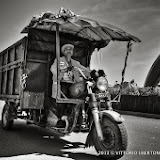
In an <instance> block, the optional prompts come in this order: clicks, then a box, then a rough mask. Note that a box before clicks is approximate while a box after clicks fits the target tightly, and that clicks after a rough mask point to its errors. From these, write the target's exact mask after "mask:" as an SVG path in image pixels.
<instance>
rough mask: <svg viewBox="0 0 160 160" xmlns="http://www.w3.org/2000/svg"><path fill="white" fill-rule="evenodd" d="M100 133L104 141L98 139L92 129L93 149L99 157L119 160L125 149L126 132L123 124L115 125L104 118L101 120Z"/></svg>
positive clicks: (94, 130)
mask: <svg viewBox="0 0 160 160" xmlns="http://www.w3.org/2000/svg"><path fill="white" fill-rule="evenodd" d="M101 125H102V132H103V137H104V140H103V141H101V140H100V139H99V138H98V135H97V132H96V128H95V127H94V129H93V132H92V133H93V140H94V145H95V149H96V150H97V152H98V154H99V156H101V157H102V158H106V159H109V160H111V159H119V158H121V157H122V156H123V155H124V151H125V150H126V149H127V143H128V142H127V141H128V138H127V132H126V129H125V127H124V124H123V123H120V124H119V123H116V122H114V121H113V120H111V119H109V118H108V117H106V116H104V117H103V120H102V124H101Z"/></svg>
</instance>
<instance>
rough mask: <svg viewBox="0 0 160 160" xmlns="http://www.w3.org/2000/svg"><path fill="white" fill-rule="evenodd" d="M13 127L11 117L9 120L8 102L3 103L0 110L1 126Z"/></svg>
mask: <svg viewBox="0 0 160 160" xmlns="http://www.w3.org/2000/svg"><path fill="white" fill-rule="evenodd" d="M12 127H13V119H12V120H11V109H10V107H9V105H8V104H5V105H4V107H3V111H2V128H3V129H5V130H10V129H12Z"/></svg>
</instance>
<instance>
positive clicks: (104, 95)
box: [97, 93, 107, 98]
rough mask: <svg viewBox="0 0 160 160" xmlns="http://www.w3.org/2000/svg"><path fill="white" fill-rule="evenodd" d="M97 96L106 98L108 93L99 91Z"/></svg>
mask: <svg viewBox="0 0 160 160" xmlns="http://www.w3.org/2000/svg"><path fill="white" fill-rule="evenodd" d="M97 97H98V98H105V97H107V94H106V93H98V94H97Z"/></svg>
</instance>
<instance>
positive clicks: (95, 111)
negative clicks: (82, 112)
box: [91, 93, 104, 141]
mask: <svg viewBox="0 0 160 160" xmlns="http://www.w3.org/2000/svg"><path fill="white" fill-rule="evenodd" d="M91 99H92V103H91V107H92V115H93V119H94V123H95V127H96V131H97V135H98V137H99V139H100V140H101V141H103V140H104V137H103V133H102V127H101V124H100V119H99V110H98V104H97V100H96V98H95V95H94V94H93V93H92V94H91Z"/></svg>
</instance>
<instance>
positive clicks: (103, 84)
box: [97, 77, 108, 91]
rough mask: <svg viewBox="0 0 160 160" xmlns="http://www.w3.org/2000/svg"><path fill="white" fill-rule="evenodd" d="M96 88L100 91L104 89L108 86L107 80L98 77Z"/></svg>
mask: <svg viewBox="0 0 160 160" xmlns="http://www.w3.org/2000/svg"><path fill="white" fill-rule="evenodd" d="M97 88H98V89H99V90H100V91H106V90H107V88H108V81H107V79H106V78H105V77H99V78H98V80H97Z"/></svg>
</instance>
